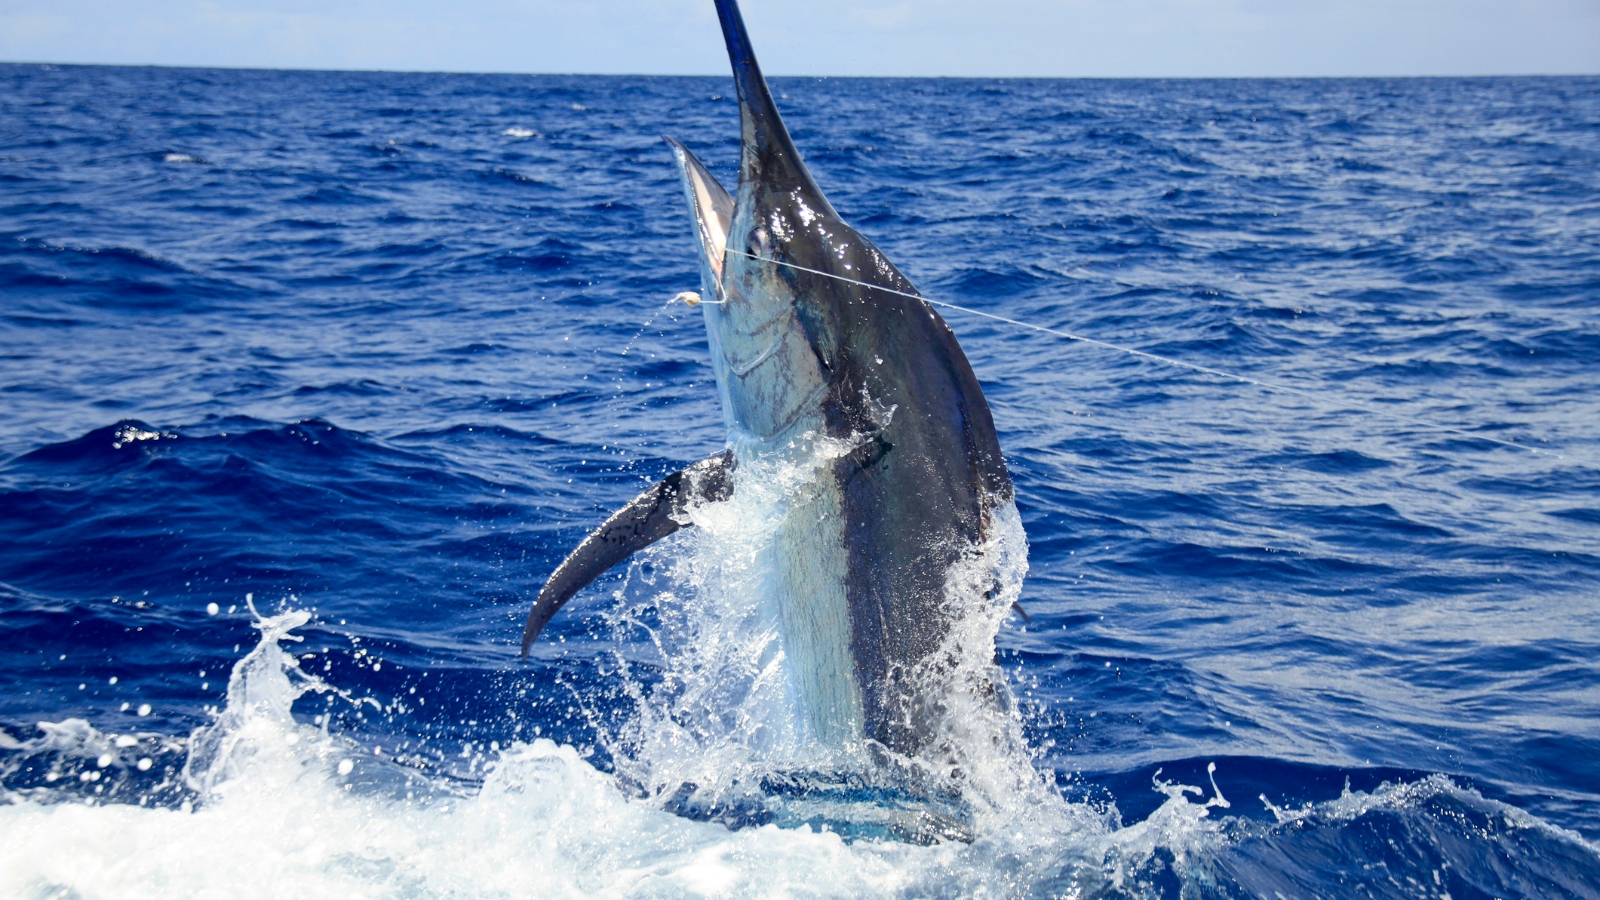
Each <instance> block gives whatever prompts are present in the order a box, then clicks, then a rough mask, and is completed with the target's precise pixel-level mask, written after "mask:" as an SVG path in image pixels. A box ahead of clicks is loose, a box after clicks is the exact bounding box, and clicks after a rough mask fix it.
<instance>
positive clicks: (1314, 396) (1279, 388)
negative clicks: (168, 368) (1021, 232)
mask: <svg viewBox="0 0 1600 900" xmlns="http://www.w3.org/2000/svg"><path fill="white" fill-rule="evenodd" d="M724 252H726V253H737V254H739V255H740V256H743V257H747V258H749V259H754V260H757V261H760V262H768V263H772V264H774V265H779V266H786V267H788V268H790V269H796V270H798V271H801V272H809V273H811V274H813V275H821V276H823V277H824V278H833V279H836V280H838V281H844V282H848V283H850V284H856V285H860V286H862V287H866V288H872V289H873V290H877V291H883V292H885V293H888V294H896V295H898V296H901V297H909V298H911V299H912V300H921V301H923V302H924V303H928V304H931V305H933V306H938V307H943V308H944V309H953V310H956V311H958V312H964V313H968V314H970V315H974V316H981V317H983V318H985V319H993V320H994V321H996V322H1004V323H1006V324H1007V325H1014V326H1016V327H1018V328H1025V329H1028V330H1030V331H1038V332H1041V333H1043V334H1048V335H1053V336H1055V337H1059V338H1066V339H1067V340H1069V341H1078V342H1079V343H1084V344H1089V345H1092V346H1095V347H1100V348H1103V349H1106V350H1115V351H1117V352H1118V353H1124V354H1127V355H1129V356H1137V357H1140V358H1141V359H1147V360H1150V361H1151V362H1158V363H1161V364H1163V365H1168V366H1175V367H1177V368H1180V369H1188V370H1190V371H1193V372H1199V373H1201V374H1204V375H1210V376H1212V377H1214V378H1226V379H1230V380H1232V381H1237V382H1240V383H1242V384H1248V385H1252V386H1254V387H1257V388H1260V389H1262V390H1265V391H1269V392H1277V393H1282V394H1293V395H1294V396H1296V397H1301V398H1303V399H1306V400H1310V401H1311V402H1313V403H1316V404H1318V405H1320V406H1323V407H1331V408H1333V409H1343V410H1352V411H1356V412H1364V413H1368V414H1370V415H1374V416H1381V417H1383V418H1386V419H1393V420H1395V421H1397V422H1406V423H1409V424H1411V425H1420V426H1422V427H1424V428H1431V429H1433V430H1435V431H1441V432H1444V433H1446V434H1455V435H1460V436H1461V437H1464V438H1468V439H1470V440H1474V441H1488V442H1490V443H1492V444H1499V445H1501V446H1503V447H1510V448H1512V449H1513V450H1525V451H1527V452H1528V453H1533V454H1539V453H1544V454H1546V455H1549V456H1553V457H1555V458H1556V459H1562V460H1567V461H1568V462H1575V463H1579V464H1581V465H1584V466H1587V467H1589V468H1593V469H1600V463H1596V462H1594V461H1592V460H1589V459H1585V458H1583V457H1577V456H1569V455H1567V454H1564V453H1557V452H1556V451H1554V450H1540V449H1539V448H1538V447H1530V446H1528V445H1527V444H1522V443H1518V442H1517V441H1509V440H1506V439H1504V438H1496V437H1488V436H1485V435H1482V434H1475V433H1473V432H1470V431H1466V430H1464V429H1461V428H1455V427H1453V426H1450V425H1440V424H1438V423H1437V422H1430V421H1428V420H1426V419H1418V418H1416V417H1415V416H1407V415H1403V414H1401V413H1393V412H1389V411H1388V410H1383V409H1378V408H1377V407H1375V406H1368V405H1366V404H1364V403H1356V402H1354V401H1350V400H1336V399H1332V398H1329V397H1326V396H1325V395H1323V394H1319V393H1316V392H1314V391H1307V390H1302V389H1300V388H1294V387H1290V386H1288V385H1286V384H1279V383H1277V382H1274V381H1265V380H1263V379H1260V378H1252V377H1251V376H1249V375H1238V374H1235V373H1233V372H1226V371H1223V370H1222V369H1215V368H1212V367H1211V366H1203V365H1200V364H1198V363H1192V362H1185V361H1183V360H1181V359H1175V358H1173V357H1170V356H1162V355H1161V354H1159V353H1151V352H1149V351H1148V350H1140V349H1138V348H1135V347H1125V346H1123V345H1121V344H1113V343H1111V342H1110V341H1102V340H1099V339H1097V338H1092V337H1087V336H1085V335H1081V334H1074V333H1072V332H1070V331H1063V330H1061V329H1059V328H1050V327H1048V326H1045V325H1035V324H1033V323H1032V322H1024V321H1022V320H1020V319H1013V318H1010V317H1008V316H1002V315H999V314H997V313H992V312H984V311H983V310H981V309H973V308H972V307H970V306H962V305H960V304H957V303H949V302H946V301H944V300H934V299H931V298H928V297H924V296H921V295H920V294H912V293H909V292H907V291H897V290H895V289H894V288H888V287H884V286H882V285H877V284H872V283H871V282H867V281H861V280H859V279H855V278H847V277H845V276H843V275H835V274H834V273H832V272H824V271H822V270H821V269H812V268H809V267H807V266H802V265H797V264H795V263H789V262H783V261H781V260H776V259H771V258H769V257H765V256H756V255H755V254H753V253H745V252H744V251H742V250H735V249H733V248H732V247H728V248H726V249H725V251H724Z"/></svg>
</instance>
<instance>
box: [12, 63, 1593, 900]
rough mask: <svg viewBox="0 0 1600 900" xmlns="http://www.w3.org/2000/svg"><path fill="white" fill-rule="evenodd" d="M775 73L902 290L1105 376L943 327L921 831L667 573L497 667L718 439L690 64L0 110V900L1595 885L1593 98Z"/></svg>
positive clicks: (273, 86) (1490, 83)
mask: <svg viewBox="0 0 1600 900" xmlns="http://www.w3.org/2000/svg"><path fill="white" fill-rule="evenodd" d="M772 81H773V87H774V91H775V92H776V94H777V95H778V97H777V99H778V103H779V105H780V108H781V109H782V111H783V113H784V114H785V116H786V119H787V122H788V124H789V126H790V129H791V130H792V132H793V134H794V137H795V141H796V144H797V145H798V146H799V148H800V150H801V152H802V154H804V156H805V158H806V161H807V163H808V164H809V166H810V167H811V169H812V171H813V173H814V174H815V175H816V177H817V180H818V181H819V183H820V184H821V185H822V187H823V189H824V190H825V191H826V192H827V193H828V195H829V197H830V199H831V200H832V201H833V204H834V206H835V207H836V208H838V209H839V210H840V212H841V213H842V215H843V216H844V217H845V218H846V219H847V220H848V221H850V222H851V223H852V224H853V225H854V226H855V227H856V228H857V229H859V230H860V231H861V232H862V233H864V234H866V235H867V236H868V237H870V238H871V239H872V240H873V241H875V242H876V243H877V244H878V245H879V246H880V247H881V248H882V249H883V250H884V251H885V252H886V254H887V255H888V256H889V257H890V258H891V259H893V260H894V261H895V262H896V263H897V264H898V265H899V267H900V268H901V269H902V270H903V271H904V272H905V273H906V274H907V275H908V276H909V277H910V278H911V279H912V280H913V281H915V282H916V284H917V285H918V287H919V288H920V289H921V290H922V292H923V293H924V294H926V295H927V296H928V297H930V298H932V299H935V300H939V301H943V302H948V303H953V304H958V305H960V306H963V307H968V308H970V309H973V310H977V311H980V312H984V313H988V314H991V315H994V316H1002V317H1005V318H1007V319H1012V320H1016V321H1018V322H1023V323H1027V324H1029V325H1037V326H1042V327H1045V328H1049V329H1053V330H1055V331H1060V332H1067V333H1070V334H1072V335H1078V336H1083V337H1089V338H1093V339H1095V340H1097V341H1102V342H1105V343H1106V344H1111V345H1115V346H1114V347H1107V346H1103V345H1100V344H1091V343H1086V342H1083V341H1075V340H1070V339H1065V338H1062V337H1060V336H1058V335H1055V334H1050V333H1045V332H1041V331H1038V330H1034V329H1029V328H1026V327H1020V326H1017V325H1013V324H1010V323H1007V322H1002V321H999V320H997V319H993V318H985V317H982V316H978V315H973V314H969V313H966V312H963V311H961V310H956V309H948V308H946V309H944V310H943V314H944V315H945V317H946V319H947V321H948V322H949V323H950V325H951V327H952V328H953V329H954V331H955V333H956V334H957V336H958V338H959V340H960V341H961V344H962V346H963V348H964V349H965V350H966V352H967V354H968V356H969V358H970V359H971V361H972V364H973V368H974V369H975V371H976V372H977V374H978V376H979V378H980V380H981V381H982V384H983V388H984V391H985V392H986V394H987V395H988V397H989V399H990V402H991V404H992V408H993V411H994V417H995V422H996V425H997V427H998V429H999V433H1000V440H1001V444H1002V447H1003V448H1004V450H1005V453H1006V459H1007V463H1008V465H1009V467H1010V470H1011V473H1012V477H1013V479H1014V481H1015V484H1016V491H1017V507H1018V511H1019V513H1020V517H1021V525H1022V528H1023V529H1024V531H1025V533H1026V578H1025V580H1023V582H1022V584H1021V602H1022V605H1023V606H1024V608H1025V609H1026V610H1027V612H1028V614H1029V617H1030V619H1031V621H1025V620H1023V619H1022V618H1020V617H1011V618H1009V619H1007V620H1006V621H1005V622H1004V623H1003V624H1002V625H1001V626H1000V630H999V633H998V635H997V636H996V638H995V643H996V658H997V660H998V661H999V663H1000V665H1001V667H1002V669H1003V671H1004V673H1005V677H1006V679H1007V681H1008V684H1009V689H1010V692H1011V693H1012V695H1013V697H1014V698H1015V701H1016V702H1015V704H1014V712H1013V713H1012V716H1013V719H1012V721H1011V725H1012V726H1014V727H1015V728H1016V729H1017V733H1018V734H1020V735H1021V736H1022V737H1023V739H1024V741H1025V744H1026V747H1025V748H1024V749H1023V750H1022V751H1020V752H1019V751H1015V750H1014V749H1013V750H1011V751H1003V750H1002V749H996V748H991V752H989V755H988V756H984V755H983V753H980V752H977V751H974V754H975V755H974V756H973V757H972V758H973V759H975V760H977V761H978V762H977V763H975V764H974V766H973V767H972V770H971V771H970V772H969V773H967V775H968V776H969V777H970V779H971V781H972V783H973V784H974V785H978V784H980V783H982V784H985V785H987V787H986V788H985V790H986V791H987V793H986V794H985V797H986V800H985V802H986V803H988V804H989V806H987V807H986V813H985V815H984V816H983V817H982V818H981V821H980V824H979V827H978V828H977V829H976V831H975V833H974V834H972V835H970V837H971V838H972V839H971V841H970V842H968V841H963V840H933V841H923V842H918V841H908V840H901V839H898V838H897V837H896V836H895V833H893V831H892V829H885V828H884V827H883V816H885V815H888V814H890V813H893V812H895V811H896V810H900V811H903V810H904V809H905V808H907V805H908V804H909V805H910V806H912V807H914V806H915V802H914V801H913V800H908V799H907V798H905V797H897V796H891V795H883V794H878V793H874V792H873V791H871V790H866V789H862V788H861V787H860V786H859V785H853V784H851V783H849V782H848V780H847V779H846V780H842V781H829V780H828V779H827V778H824V777H818V776H817V773H812V774H811V776H807V777H800V776H796V775H795V774H794V773H793V772H791V771H788V770H785V769H783V768H782V767H780V766H777V765H776V764H771V765H769V762H770V761H769V760H768V759H767V758H766V757H765V756H763V753H762V750H761V748H760V747H759V746H752V745H749V743H748V742H745V743H741V742H740V740H738V739H737V734H736V732H737V729H736V728H733V727H732V726H729V725H728V724H727V723H726V722H724V721H723V719H724V718H726V717H725V716H723V715H722V713H724V712H726V711H727V710H729V709H734V710H739V711H740V712H741V713H744V712H749V710H748V709H747V708H746V707H741V706H739V705H738V702H737V701H736V700H729V701H727V706H726V708H722V707H719V706H718V703H719V699H718V698H719V697H724V696H725V695H729V696H731V694H733V693H736V691H735V688H736V687H737V686H736V685H735V684H733V682H734V681H735V680H736V679H735V678H734V677H733V676H732V675H730V674H728V672H727V671H726V670H725V669H724V668H723V667H721V666H720V665H706V664H704V663H705V662H706V660H708V659H716V658H718V657H715V655H714V654H713V655H711V656H707V655H706V652H707V651H706V650H705V647H704V646H703V644H704V643H705V642H714V641H715V639H716V634H717V629H716V628H715V627H709V626H708V624H707V623H711V625H715V623H716V622H717V621H718V620H716V618H715V612H716V609H715V607H716V603H717V598H716V597H714V596H710V595H711V594H712V593H713V592H712V591H711V589H710V588H709V587H708V586H707V585H706V584H705V583H703V582H702V581H699V580H697V574H696V573H698V572H703V571H704V569H705V567H706V566H708V565H712V566H716V565H730V564H732V563H733V562H734V561H735V560H733V557H734V555H735V554H736V552H744V551H743V550H741V549H737V548H736V547H735V545H738V544H739V542H738V541H734V540H731V539H730V540H729V541H723V540H719V539H717V536H718V533H717V532H715V531H714V530H713V531H710V532H707V531H706V529H689V530H686V531H685V532H683V533H681V534H680V535H678V536H675V537H674V538H673V539H671V540H668V541H665V542H663V543H662V544H661V545H658V546H657V548H653V550H652V551H651V552H650V553H647V554H643V555H642V556H641V557H639V558H638V559H636V560H635V562H634V563H632V564H631V565H628V566H621V567H618V569H616V570H614V571H613V572H612V573H610V574H609V575H608V576H606V577H604V578H602V579H601V580H600V581H598V582H597V583H596V584H595V585H594V586H592V587H591V588H590V589H588V590H587V591H585V592H584V593H583V594H581V595H579V597H578V598H577V599H576V600H574V601H573V603H572V604H570V605H569V607H568V608H567V609H566V610H565V611H564V612H563V613H562V615H560V616H558V617H557V618H556V619H555V620H554V622H553V623H552V624H551V625H550V627H549V629H548V630H547V631H546V637H545V638H544V639H541V641H540V643H539V644H537V645H536V646H535V648H534V652H533V653H532V655H531V657H530V659H529V660H527V661H525V662H524V661H520V660H519V658H518V652H517V649H518V648H517V644H518V639H519V637H520V630H521V623H522V620H523V618H524V617H525V616H526V614H527V610H528V607H529V604H530V603H531V601H532V598H533V596H534V595H535V593H536V592H537V590H538V588H539V586H540V585H541V584H542V583H543V581H544V579H545V577H547V576H548V574H549V573H550V571H551V570H552V569H553V567H554V566H555V565H556V564H557V563H558V562H560V560H561V559H562V557H563V556H564V555H565V554H566V553H567V552H568V551H569V550H570V549H571V548H572V547H573V546H575V545H576V543H577V542H578V541H579V540H580V539H581V538H582V536H583V535H584V534H586V533H587V532H588V531H589V529H591V528H592V527H594V526H595V525H596V524H598V523H599V522H600V521H602V520H603V519H604V518H605V517H606V516H607V515H608V514H609V513H610V512H611V511H612V510H614V509H615V508H617V507H619V506H620V505H622V504H623V503H625V502H626V501H627V500H628V499H629V498H631V497H632V496H633V495H634V494H636V493H637V492H638V491H639V490H641V489H642V488H643V487H644V486H645V485H646V484H647V483H648V482H651V481H654V480H655V479H657V478H659V477H661V476H662V475H664V474H666V473H668V472H671V471H673V470H676V469H678V468H681V467H682V466H683V465H685V464H687V463H689V462H692V461H694V460H698V459H701V458H703V457H705V456H707V455H709V454H711V453H714V452H717V451H718V450H720V449H721V448H722V446H723V441H724V437H725V435H724V431H723V420H722V415H721V412H720V409H719V407H718V403H717V396H716V391H715V386H714V384H713V383H712V375H711V369H710V365H709V356H708V352H707V347H706V336H705V331H704V328H703V326H702V325H701V323H700V321H699V313H698V312H696V311H694V310H692V309H689V308H688V307H686V306H684V305H682V304H672V303H669V300H670V298H672V297H673V296H674V295H675V294H677V293H678V292H679V291H684V290H695V289H697V288H698V286H699V275H698V269H697V264H696V258H695V244H694V238H693V235H692V232H691V230H690V220H689V216H688V213H687V211H686V209H685V204H684V200H683V195H682V191H681V188H680V187H679V183H678V175H677V172H676V170H675V167H674V166H673V163H672V158H671V155H670V153H669V151H668V148H667V146H666V144H665V143H664V142H663V141H662V140H661V138H660V136H661V135H663V134H665V135H670V136H673V137H676V138H678V139H680V140H682V141H683V142H684V143H685V144H687V145H688V146H689V147H690V148H691V149H693V150H694V151H695V152H696V153H697V154H699V155H700V156H701V158H702V159H704V160H705V161H706V163H707V164H708V165H709V166H710V167H711V169H712V170H713V172H715V173H716V174H717V175H718V176H719V177H721V178H722V179H723V180H724V183H725V184H730V185H731V184H732V183H733V182H734V180H735V172H734V167H735V164H736V159H737V151H738V147H737V137H738V116H737V108H736V106H735V104H734V101H733V100H732V98H731V91H732V85H731V82H730V81H729V79H727V78H668V77H599V76H581V77H580V76H572V77H560V76H509V75H506V76H501V75H494V76H490V75H450V74H395V73H333V72H271V71H243V70H220V69H164V68H131V67H70V66H68V67H55V66H39V65H4V66H0V85H3V87H0V636H3V639H0V797H3V798H4V800H5V801H6V802H5V804H4V805H0V895H4V896H7V897H39V898H44V897H50V898H67V897H72V898H99V897H119V898H122V897H173V896H222V895H227V896H237V897H258V896H259V897H283V896H303V897H324V896H327V897H332V896H339V897H500V896H525V895H530V894H531V895H534V896H551V897H567V896H572V897H579V896H585V897H588V896H603V897H701V896H728V897H747V896H809V897H828V896H841V897H863V896H883V897H969V896H993V897H1179V896H1182V897H1219V898H1220V897H1230V898H1231V897H1240V898H1243V897H1265V898H1271V897H1284V898H1298V897H1358V896H1359V897H1397V898H1398V897H1446V896H1448V897H1452V898H1474V897H1600V844H1597V842H1600V665H1597V662H1596V660H1597V659H1600V78H1582V77H1570V78H1472V79H1466V78H1429V79H1392V80H1391V79H1353V80H1337V79H1335V80H1209V81H1207V80H1187V81H1185V80H1174V81H1141V80H1103V81H1102V80H955V79H855V78H851V79H796V78H777V79H773V80H772ZM1117 348H1126V349H1131V350H1138V351H1141V352H1143V353H1147V354H1152V355H1155V356H1159V357H1162V358H1163V359H1167V360H1176V361H1178V362H1181V363H1184V364H1188V365H1190V366H1200V367H1205V368H1208V369H1214V370H1218V371H1221V372H1226V373H1229V374H1231V375H1235V376H1239V377H1238V378H1230V377H1223V376H1218V375H1214V374H1209V373H1207V372H1205V371H1199V370H1196V369H1194V368H1184V367H1182V366H1177V365H1172V364H1169V363H1167V362H1163V361H1162V360H1159V359H1152V358H1150V357H1149V356H1140V355H1135V354H1130V353H1127V352H1124V350H1123V349H1117ZM1260 383H1265V384H1266V385H1267V387H1263V386H1262V384H1260ZM1285 389H1287V390H1285ZM744 513H748V514H749V515H750V516H755V517H759V516H760V515H762V514H763V511H762V510H761V509H748V510H744ZM741 546H742V545H741ZM746 549H747V548H746ZM707 616H710V617H711V618H706V617H707ZM686 635H687V636H688V638H686V637H685V636H686ZM690 638H692V639H693V640H690ZM697 642H698V643H697ZM760 714H761V715H765V716H768V718H769V719H770V718H771V717H772V716H775V715H777V714H776V713H774V712H773V711H771V710H766V711H764V712H761V713H760ZM767 724H769V725H771V724H773V723H772V722H770V721H769V722H768V723H767ZM781 724H782V723H781V722H778V723H777V725H779V726H781ZM980 749H981V748H980ZM769 769H770V770H769ZM1019 772H1020V773H1022V774H1020V775H1019V774H1018V773H1019ZM1008 778H1009V779H1012V781H1010V782H1008V781H1007V780H1006V779H1008ZM1006 784H1015V785H1016V786H1017V788H1016V790H1015V792H1014V793H1013V792H1010V791H1008V790H997V789H995V785H1001V786H1004V785H1006ZM974 789H975V790H976V788H974ZM707 798H710V799H707Z"/></svg>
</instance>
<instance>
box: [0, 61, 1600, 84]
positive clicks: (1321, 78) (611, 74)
mask: <svg viewBox="0 0 1600 900" xmlns="http://www.w3.org/2000/svg"><path fill="white" fill-rule="evenodd" d="M0 66H39V67H57V68H65V67H72V66H80V67H85V68H90V67H94V68H105V69H187V70H217V71H224V72H308V73H325V74H379V75H509V76H546V77H558V78H731V77H732V76H731V75H729V74H728V73H725V72H724V73H684V72H571V71H569V72H532V71H519V70H511V69H487V70H471V69H384V68H344V69H341V68H327V69H324V68H314V67H310V66H217V65H201V64H191V63H117V62H57V61H53V60H51V61H46V60H0ZM766 77H768V78H798V79H804V78H809V79H813V80H822V79H831V78H841V79H843V78H859V79H872V80H876V81H892V80H901V81H915V80H921V81H927V80H936V79H937V80H945V81H1369V80H1397V79H1423V78H1452V79H1466V78H1594V77H1600V71H1595V72H1501V73H1479V74H1474V75H1465V74H1450V73H1429V74H1421V75H1419V74H1411V75H1371V74H1368V75H793V74H783V73H771V74H768V75H767V76H766Z"/></svg>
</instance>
